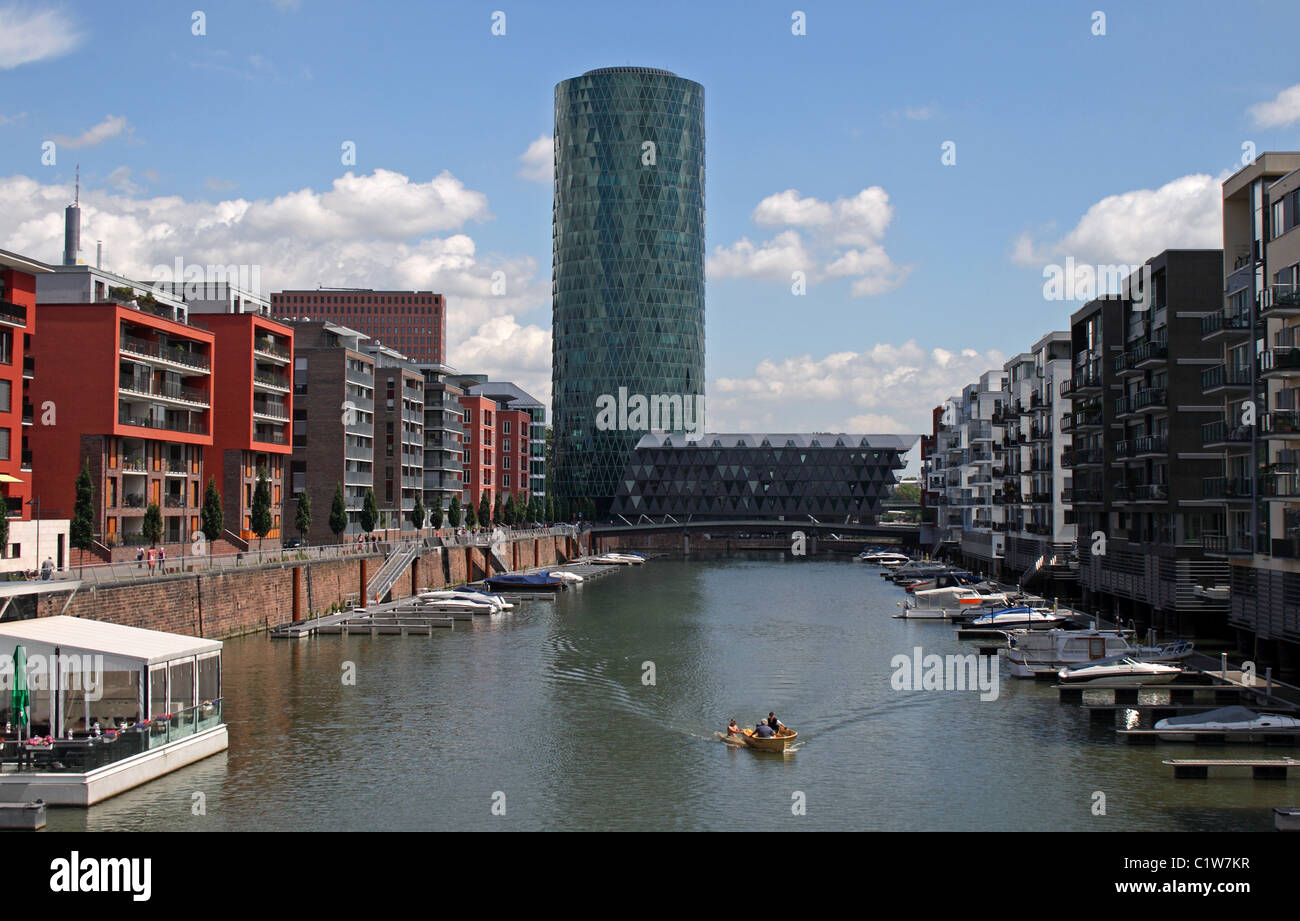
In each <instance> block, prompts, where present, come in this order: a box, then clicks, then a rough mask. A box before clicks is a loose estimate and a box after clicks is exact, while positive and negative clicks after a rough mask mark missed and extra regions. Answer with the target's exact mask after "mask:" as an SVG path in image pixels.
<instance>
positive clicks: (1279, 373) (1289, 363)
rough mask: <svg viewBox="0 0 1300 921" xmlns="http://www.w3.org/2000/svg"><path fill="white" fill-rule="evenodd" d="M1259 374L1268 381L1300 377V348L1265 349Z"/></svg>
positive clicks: (1260, 357)
mask: <svg viewBox="0 0 1300 921" xmlns="http://www.w3.org/2000/svg"><path fill="white" fill-rule="evenodd" d="M1259 373H1260V376H1261V377H1264V378H1268V379H1272V378H1278V377H1297V376H1300V348H1273V349H1265V350H1264V353H1263V354H1262V355H1260V356H1259Z"/></svg>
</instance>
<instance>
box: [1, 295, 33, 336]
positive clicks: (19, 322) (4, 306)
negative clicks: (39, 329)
mask: <svg viewBox="0 0 1300 921" xmlns="http://www.w3.org/2000/svg"><path fill="white" fill-rule="evenodd" d="M0 326H17V327H18V328H20V329H22V328H25V327H26V326H27V308H26V307H25V306H23V305H22V304H15V303H14V302H13V301H6V300H0Z"/></svg>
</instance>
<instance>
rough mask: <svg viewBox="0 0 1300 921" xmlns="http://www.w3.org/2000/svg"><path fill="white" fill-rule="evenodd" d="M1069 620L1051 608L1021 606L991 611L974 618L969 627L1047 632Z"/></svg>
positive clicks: (1066, 616)
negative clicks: (1046, 630)
mask: <svg viewBox="0 0 1300 921" xmlns="http://www.w3.org/2000/svg"><path fill="white" fill-rule="evenodd" d="M1069 619H1070V618H1069V616H1068V615H1066V614H1058V613H1057V612H1056V611H1053V610H1052V609H1051V608H1035V607H1030V606H1029V605H1025V604H1021V605H1016V606H1015V607H1010V608H1002V609H1001V610H998V611H990V612H989V613H987V614H984V615H982V616H980V617H976V618H974V619H973V620H971V621H970V622H969V623H968V624H967V626H969V627H974V628H976V629H988V630H1025V629H1028V630H1045V629H1047V628H1050V627H1056V626H1059V625H1060V624H1063V623H1065V622H1066V621H1067V620H1069Z"/></svg>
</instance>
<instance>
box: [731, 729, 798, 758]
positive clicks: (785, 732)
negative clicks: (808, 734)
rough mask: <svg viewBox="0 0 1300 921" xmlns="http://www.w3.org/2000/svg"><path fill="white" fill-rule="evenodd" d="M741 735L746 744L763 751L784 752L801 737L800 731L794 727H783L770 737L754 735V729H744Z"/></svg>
mask: <svg viewBox="0 0 1300 921" xmlns="http://www.w3.org/2000/svg"><path fill="white" fill-rule="evenodd" d="M741 735H742V736H743V737H744V739H745V745H746V746H748V747H749V748H753V749H756V750H757V751H761V752H783V751H785V750H786V749H788V748H789V747H790V743H791V742H793V741H794V740H795V739H797V738H798V737H799V733H797V732H795V731H794V730H793V729H782V730H781V731H780V732H778V733H777V734H776V735H774V736H773V737H772V738H770V739H764V738H762V737H760V736H756V735H754V730H752V729H746V730H744V731H743V732H742V733H741Z"/></svg>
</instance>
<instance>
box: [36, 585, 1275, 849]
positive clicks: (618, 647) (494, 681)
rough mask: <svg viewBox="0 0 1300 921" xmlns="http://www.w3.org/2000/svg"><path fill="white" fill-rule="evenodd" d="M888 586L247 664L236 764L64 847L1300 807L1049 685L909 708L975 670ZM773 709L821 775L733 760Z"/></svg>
mask: <svg viewBox="0 0 1300 921" xmlns="http://www.w3.org/2000/svg"><path fill="white" fill-rule="evenodd" d="M878 572H879V570H877V569H876V568H875V567H872V566H867V565H863V564H853V563H848V562H832V561H825V562H823V561H798V562H782V561H777V560H758V559H754V560H733V561H724V562H677V561H667V560H656V561H652V562H651V563H649V564H647V565H645V566H641V567H637V568H635V569H628V570H623V571H620V572H618V573H616V574H614V575H611V576H609V577H607V578H604V579H601V580H600V581H598V582H595V583H592V584H589V585H585V586H583V587H581V588H580V589H577V590H573V591H569V592H565V593H563V594H562V595H561V596H560V597H559V598H558V599H557V601H555V602H554V603H547V602H534V603H531V604H527V605H523V606H520V609H519V610H517V611H516V612H514V613H512V614H508V615H503V616H499V617H495V618H492V619H490V620H489V619H485V618H483V619H477V620H476V621H475V622H473V623H472V624H468V623H461V624H458V627H457V629H456V630H455V631H446V630H442V631H438V632H436V633H435V635H434V636H433V637H405V638H403V637H395V636H383V637H376V638H374V639H371V638H369V637H356V636H352V637H320V638H317V639H311V640H302V641H296V642H295V641H284V640H274V641H273V640H270V639H268V638H266V637H264V636H256V637H247V638H243V639H238V640H233V641H231V642H229V643H227V644H226V647H225V658H224V661H225V682H226V688H225V695H226V717H227V721H228V723H229V726H230V750H229V751H228V752H226V753H225V754H222V755H218V756H216V757H213V758H209V759H207V760H206V761H203V762H201V763H199V764H197V765H193V766H191V767H188V768H185V769H184V770H181V771H178V772H176V773H174V774H171V775H169V776H167V777H165V778H163V779H161V780H158V781H155V782H154V783H151V784H148V785H146V786H144V787H140V788H137V789H136V790H133V791H130V792H128V793H125V794H123V795H121V796H119V797H116V798H114V799H112V800H110V801H108V802H106V803H103V804H101V805H99V806H96V807H94V808H92V809H90V810H72V809H60V810H54V811H53V813H52V815H51V818H50V828H52V829H68V828H83V827H84V828H89V829H193V830H229V829H337V830H353V829H404V830H418V829H502V830H504V829H540V828H553V829H763V830H769V829H791V830H797V829H841V828H842V829H954V830H982V829H996V830H1016V829H1026V830H1058V829H1068V830H1119V829H1188V830H1193V829H1205V830H1224V829H1239V830H1256V829H1257V830H1265V829H1270V828H1271V827H1272V816H1271V807H1273V806H1277V805H1283V804H1291V803H1293V802H1295V801H1297V800H1300V796H1297V790H1296V785H1297V783H1298V781H1294V780H1293V781H1288V782H1285V783H1282V782H1267V783H1259V782H1254V781H1252V780H1250V779H1249V776H1241V777H1211V778H1210V779H1209V780H1208V781H1206V780H1191V781H1189V780H1179V781H1175V780H1174V779H1173V777H1172V770H1171V769H1170V768H1169V767H1167V766H1164V765H1162V764H1161V763H1160V761H1161V759H1162V758H1170V757H1184V758H1185V757H1193V756H1196V755H1208V756H1210V757H1245V756H1247V755H1250V754H1267V755H1268V756H1275V755H1277V754H1280V753H1281V752H1280V751H1279V750H1276V749H1269V750H1265V749H1259V748H1256V747H1254V746H1233V747H1232V748H1231V749H1230V750H1228V751H1227V752H1225V751H1224V750H1223V749H1214V750H1209V749H1196V750H1193V749H1192V748H1191V747H1189V746H1179V745H1157V746H1132V745H1128V744H1125V743H1123V742H1120V741H1118V740H1117V738H1116V736H1115V735H1114V729H1113V727H1112V726H1110V725H1102V724H1092V723H1090V722H1089V719H1088V716H1087V713H1086V712H1085V711H1083V710H1081V709H1080V708H1078V707H1072V706H1062V705H1061V704H1059V703H1058V702H1057V699H1056V692H1055V691H1053V690H1051V689H1050V688H1049V687H1047V686H1046V685H1044V684H1035V683H1033V682H1022V681H1017V680H1015V679H1011V678H1005V677H1004V678H1003V680H1002V681H1001V687H1000V691H1001V693H1000V695H999V697H998V699H997V700H994V701H988V702H983V701H981V700H979V696H978V694H977V693H973V692H960V691H951V692H941V691H913V692H905V691H896V690H894V689H893V688H892V687H891V685H890V677H891V675H892V674H893V672H894V669H893V667H892V666H891V659H892V658H893V657H894V656H895V655H898V654H900V653H901V654H907V655H910V654H911V652H912V649H913V647H915V646H921V647H922V648H923V649H924V651H925V652H926V653H931V652H934V653H939V654H941V655H942V654H947V653H966V652H970V651H972V647H970V646H969V645H968V644H963V643H959V642H957V640H956V637H955V634H954V631H953V629H952V628H951V627H950V626H946V625H942V624H939V623H927V622H916V621H903V620H895V619H893V618H892V617H891V615H892V614H894V613H896V612H897V607H896V605H897V602H898V600H899V599H900V598H902V597H903V593H902V591H901V590H900V589H897V588H895V587H894V586H892V585H889V584H887V583H884V582H883V580H882V579H880V578H879V577H878V575H877V573H878ZM346 663H353V664H354V665H355V671H356V684H355V685H354V686H349V685H345V684H344V683H343V680H342V676H343V674H344V668H345V664H346ZM644 663H653V665H654V672H655V684H654V685H653V686H648V685H646V684H644V683H643V681H642V677H643V674H644V671H643V664H644ZM769 710H775V711H776V712H777V714H778V716H780V717H781V718H782V719H783V720H784V721H785V722H787V723H789V724H790V725H792V726H794V727H795V728H796V729H798V730H799V732H800V738H801V740H802V743H803V744H802V745H801V746H800V747H799V749H798V751H797V752H796V753H794V754H790V755H785V756H782V755H765V754H759V753H754V752H750V751H746V750H739V749H734V748H732V747H730V746H727V745H723V744H721V743H720V742H719V741H718V740H717V739H716V738H715V736H714V732H715V730H717V729H720V728H722V727H723V726H724V725H725V724H726V721H727V720H728V719H729V718H730V717H733V716H734V717H735V718H736V719H737V720H738V721H739V722H741V723H742V724H752V723H753V721H754V719H755V717H757V716H760V715H764V714H766V713H767V712H768V711H769ZM1211 751H1213V752H1214V753H1213V754H1211ZM1098 791H1100V792H1102V793H1104V794H1105V807H1106V815H1105V816H1096V815H1093V803H1094V801H1095V797H1094V793H1096V792H1098ZM497 793H501V794H504V805H505V812H506V814H505V815H504V816H497V815H493V814H492V806H493V802H494V799H493V797H494V794H497ZM797 793H801V794H803V800H804V801H805V802H806V814H804V815H794V814H792V805H793V804H794V803H795V801H796V794H797ZM195 794H203V796H202V797H196V795H195ZM501 799H502V798H501V797H498V798H497V802H498V803H499V802H501ZM200 801H202V805H203V806H204V807H205V808H206V814H205V815H195V814H194V812H195V810H196V804H199V803H200Z"/></svg>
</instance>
